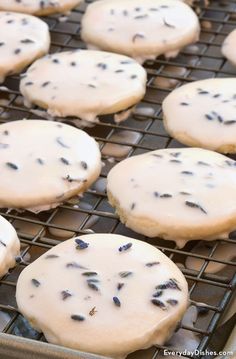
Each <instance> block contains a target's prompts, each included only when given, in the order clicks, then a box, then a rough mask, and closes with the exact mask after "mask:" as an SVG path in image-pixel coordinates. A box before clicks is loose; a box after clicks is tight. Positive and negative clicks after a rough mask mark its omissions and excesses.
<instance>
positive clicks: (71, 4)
mask: <svg viewBox="0 0 236 359" xmlns="http://www.w3.org/2000/svg"><path fill="white" fill-rule="evenodd" d="M48 1H49V0H48ZM82 1H83V0H57V2H58V5H57V6H50V5H47V6H45V8H44V9H42V8H40V5H39V3H40V0H23V2H24V3H25V4H26V5H24V3H23V4H17V3H16V1H15V0H1V3H0V10H6V11H16V12H22V13H25V14H34V15H40V16H42V15H49V14H55V13H67V12H68V11H70V10H72V9H73V8H75V7H76V6H78V5H79V4H80V3H81V2H82ZM32 2H33V5H32V4H31V3H32ZM37 2H38V4H37ZM49 2H50V1H49ZM51 2H53V1H51ZM55 2H56V1H55Z"/></svg>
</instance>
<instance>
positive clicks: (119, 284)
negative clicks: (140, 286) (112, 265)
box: [117, 283, 125, 290]
mask: <svg viewBox="0 0 236 359" xmlns="http://www.w3.org/2000/svg"><path fill="white" fill-rule="evenodd" d="M124 285H125V283H118V284H117V289H118V290H121V289H122V288H123V287H124Z"/></svg>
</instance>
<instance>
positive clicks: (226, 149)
mask: <svg viewBox="0 0 236 359" xmlns="http://www.w3.org/2000/svg"><path fill="white" fill-rule="evenodd" d="M163 124H164V127H165V129H166V131H167V132H168V134H169V135H170V136H171V137H173V138H176V139H177V140H178V141H179V142H180V143H184V144H185V145H187V146H189V147H200V148H205V149H207V150H214V151H216V152H220V153H224V154H227V153H236V143H231V144H227V145H222V146H219V147H214V148H213V147H212V146H210V145H209V144H207V143H205V142H204V143H203V142H200V141H197V140H196V139H194V138H192V137H191V136H190V135H189V134H187V133H186V132H175V131H172V130H171V129H170V127H169V126H168V121H167V120H166V116H163Z"/></svg>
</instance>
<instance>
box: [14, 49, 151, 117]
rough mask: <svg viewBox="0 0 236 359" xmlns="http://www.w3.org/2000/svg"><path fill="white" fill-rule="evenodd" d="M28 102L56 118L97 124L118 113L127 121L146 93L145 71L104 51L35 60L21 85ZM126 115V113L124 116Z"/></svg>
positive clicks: (74, 52) (126, 59)
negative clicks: (74, 117) (103, 116)
mask: <svg viewBox="0 0 236 359" xmlns="http://www.w3.org/2000/svg"><path fill="white" fill-rule="evenodd" d="M20 90H21V93H22V94H23V95H24V97H25V99H26V101H27V102H28V103H34V104H36V105H38V106H41V107H43V108H45V109H47V110H48V112H49V113H50V114H51V115H53V116H61V117H65V116H76V117H79V118H80V119H82V120H86V121H92V122H93V121H96V120H97V118H96V117H97V116H98V115H107V114H112V113H118V114H117V115H116V117H115V119H116V121H117V122H119V121H121V120H124V119H125V118H126V117H127V116H128V114H129V111H127V109H130V108H131V107H132V106H134V105H135V104H136V103H137V102H139V101H140V100H141V99H142V97H143V96H144V94H145V91H146V71H145V70H144V68H143V67H142V66H140V65H139V64H138V63H137V62H135V61H134V60H133V59H130V58H129V57H126V56H123V55H116V54H111V53H107V52H102V51H88V50H76V51H70V52H62V53H60V54H55V55H50V56H46V57H44V58H42V59H40V60H38V61H36V62H35V63H34V64H33V65H32V66H31V67H30V68H29V70H28V71H27V73H26V76H25V77H24V78H23V80H22V81H21V84H20ZM124 112H125V113H124Z"/></svg>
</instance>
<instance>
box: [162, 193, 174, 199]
mask: <svg viewBox="0 0 236 359" xmlns="http://www.w3.org/2000/svg"><path fill="white" fill-rule="evenodd" d="M171 197H173V196H172V194H169V193H163V194H161V195H160V198H171Z"/></svg>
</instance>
